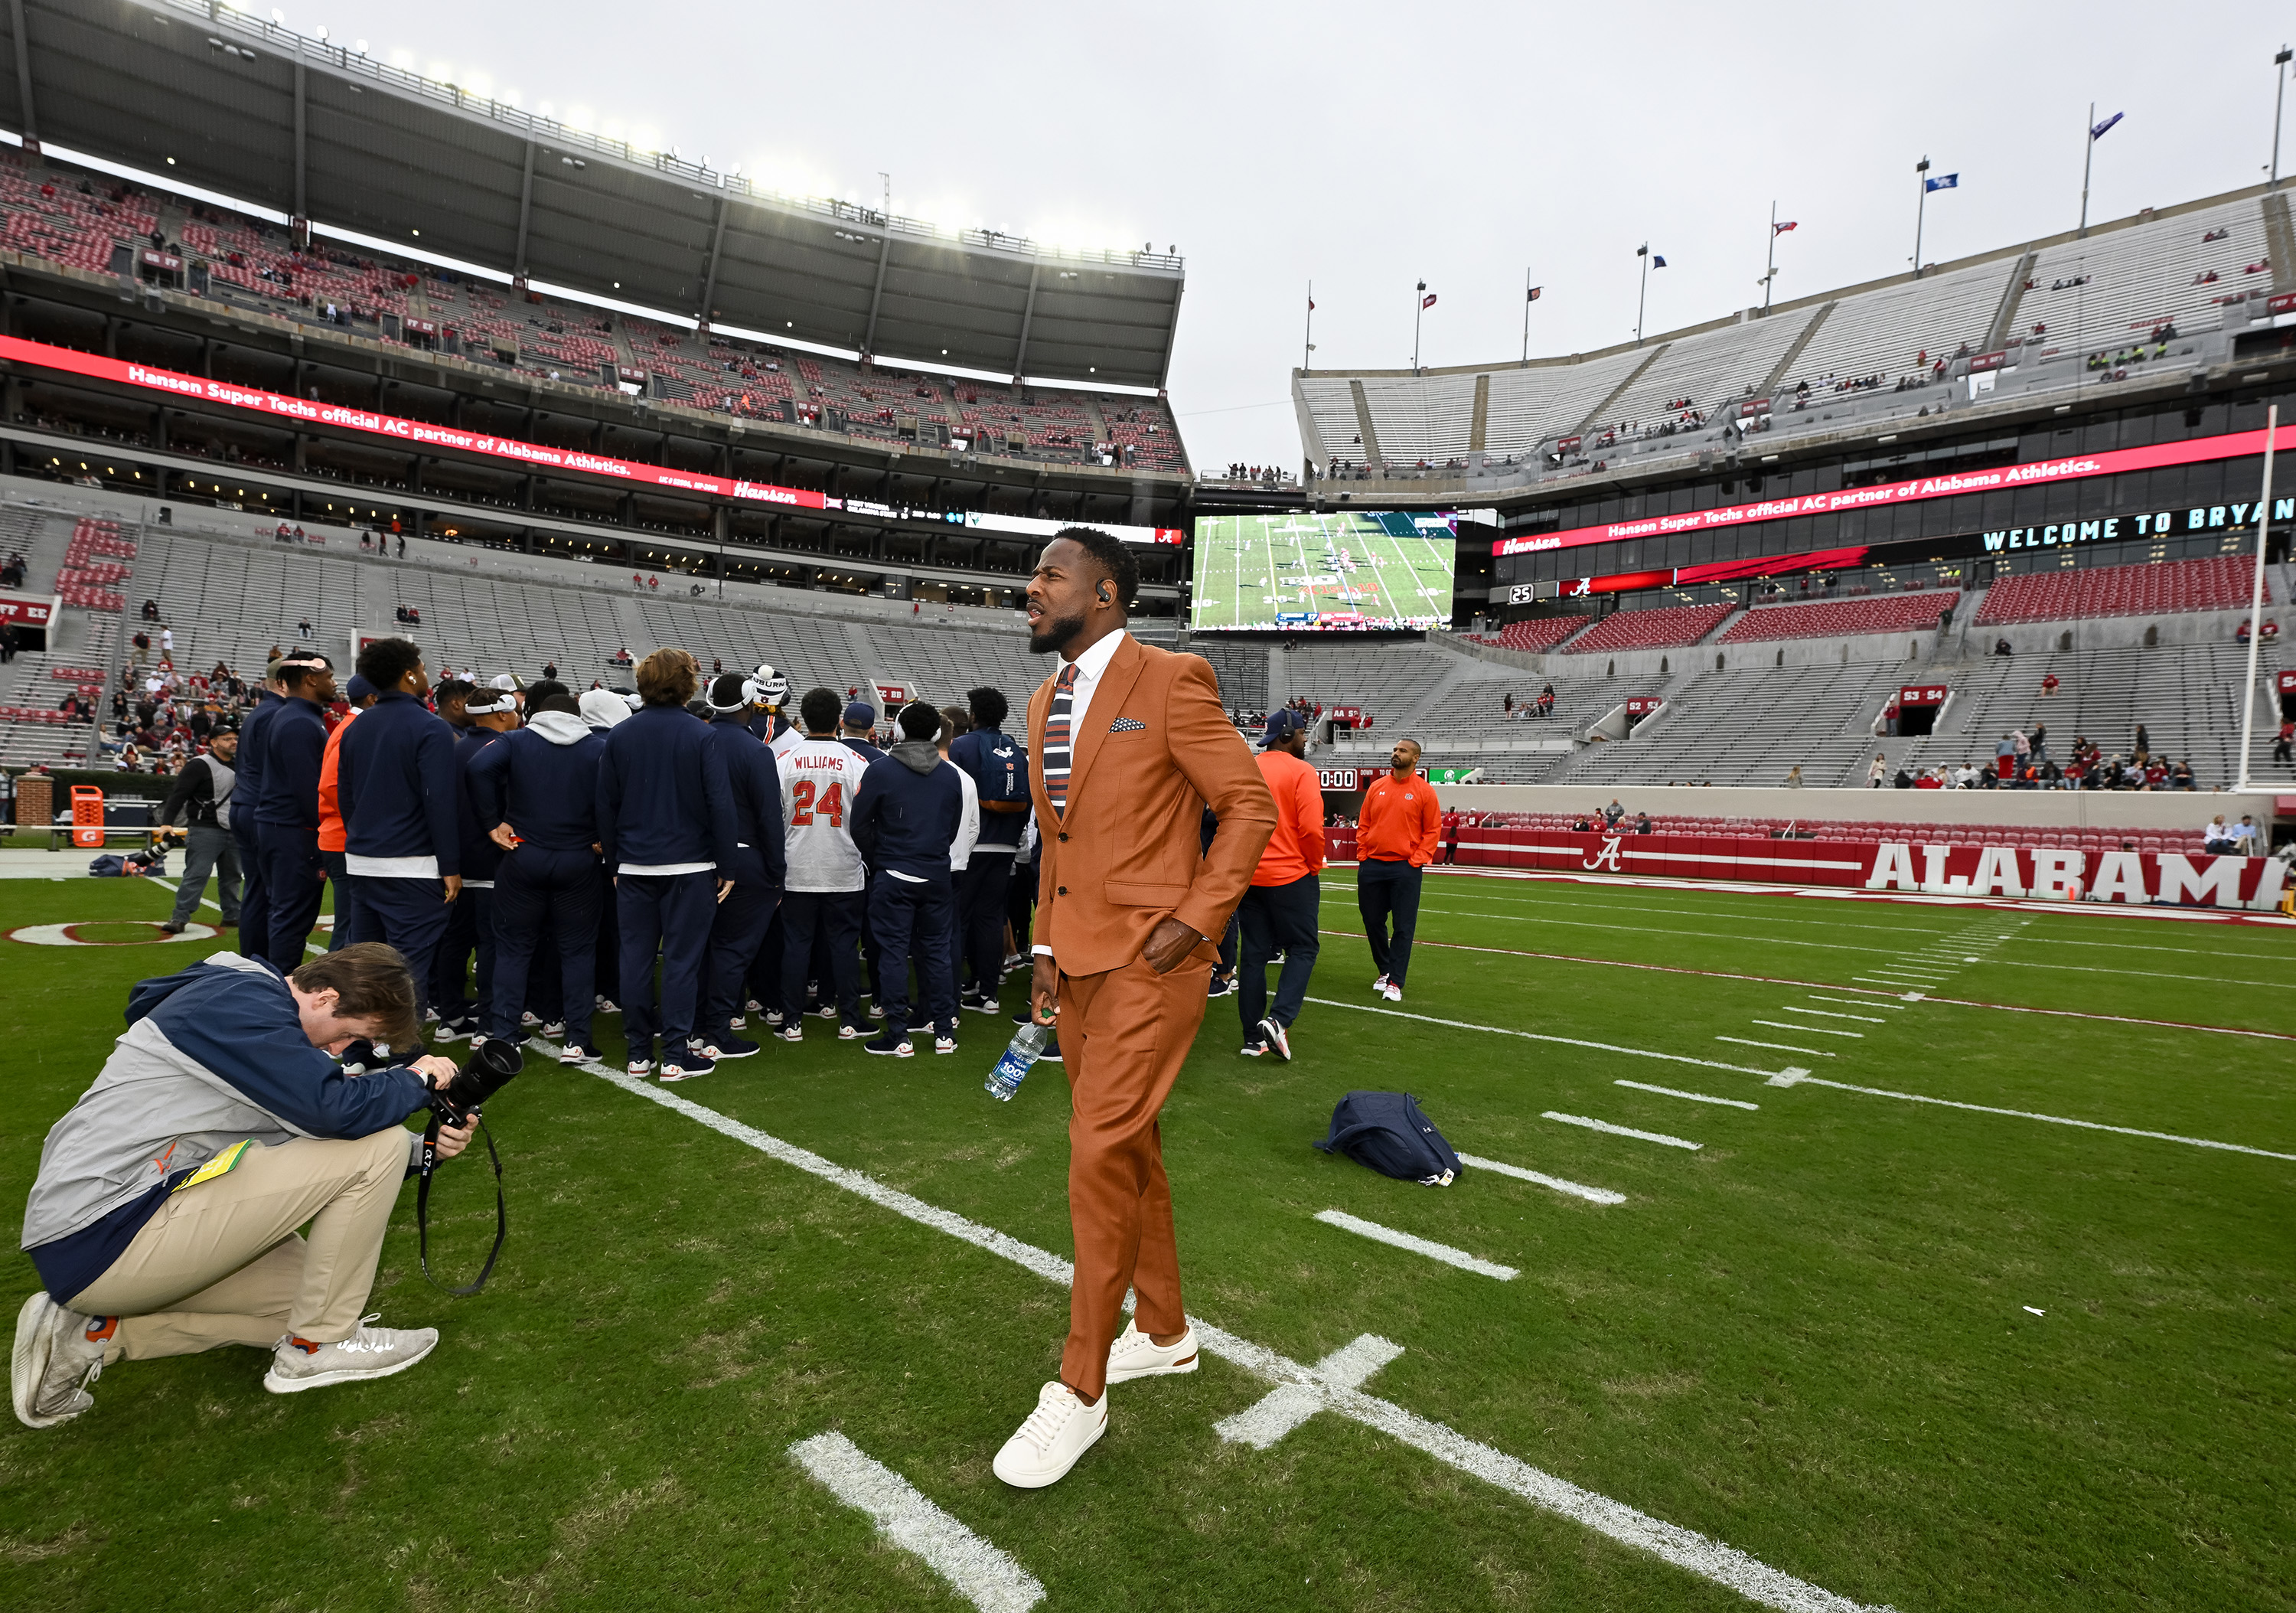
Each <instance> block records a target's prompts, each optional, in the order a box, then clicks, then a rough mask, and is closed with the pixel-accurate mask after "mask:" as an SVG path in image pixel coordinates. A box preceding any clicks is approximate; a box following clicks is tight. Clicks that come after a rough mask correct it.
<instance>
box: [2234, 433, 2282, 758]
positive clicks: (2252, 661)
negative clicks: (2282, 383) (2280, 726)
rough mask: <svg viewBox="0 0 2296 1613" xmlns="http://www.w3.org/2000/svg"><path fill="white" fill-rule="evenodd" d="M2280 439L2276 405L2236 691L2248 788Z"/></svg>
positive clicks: (2266, 447)
mask: <svg viewBox="0 0 2296 1613" xmlns="http://www.w3.org/2000/svg"><path fill="white" fill-rule="evenodd" d="M2279 436H2280V406H2279V405H2278V404H2274V405H2273V406H2272V407H2270V408H2268V409H2267V410H2266V411H2265V412H2264V502H2263V503H2262V504H2261V505H2259V506H2258V507H2257V514H2256V580H2255V582H2254V583H2253V584H2252V585H2251V588H2250V589H2249V599H2248V678H2247V680H2246V681H2245V682H2243V684H2242V685H2241V690H2240V786H2239V787H2240V788H2242V789H2243V790H2245V789H2246V788H2248V787H2249V778H2248V758H2249V752H2250V749H2251V746H2252V745H2254V743H2255V738H2256V655H2257V650H2258V647H2259V646H2260V645H2262V644H2263V642H2264V546H2265V540H2266V538H2267V535H2268V534H2269V533H2270V532H2271V531H2272V449H2273V447H2274V445H2275V444H2276V441H2277V440H2278V439H2279Z"/></svg>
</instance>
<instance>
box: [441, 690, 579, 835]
mask: <svg viewBox="0 0 2296 1613" xmlns="http://www.w3.org/2000/svg"><path fill="white" fill-rule="evenodd" d="M560 723H571V724H573V725H574V726H576V727H580V726H581V723H582V720H581V719H580V718H578V717H568V716H566V715H565V713H563V712H544V713H543V714H542V715H541V716H539V717H537V718H536V719H535V720H534V722H533V724H532V725H531V726H529V727H527V728H519V729H517V730H515V731H514V732H512V733H508V734H504V735H503V736H502V737H500V738H499V739H497V740H496V742H495V743H494V744H492V745H488V746H487V747H486V749H484V750H482V751H480V752H479V753H477V754H476V755H474V756H473V757H471V768H470V773H469V775H468V777H469V778H470V781H471V810H472V811H475V812H477V813H478V815H479V827H480V828H483V829H489V830H490V829H492V828H493V827H495V826H496V824H499V823H504V822H507V823H508V824H509V825H510V826H511V827H512V828H514V829H516V830H517V831H518V837H519V842H520V844H522V845H531V846H534V847H536V848H537V849H538V850H541V851H545V852H587V851H588V850H589V849H590V847H591V846H592V845H593V844H595V843H596V841H597V838H598V764H599V763H600V762H601V761H604V760H605V756H606V741H605V738H604V737H603V736H602V735H599V734H594V733H588V732H585V733H582V734H580V735H577V736H574V737H572V738H571V739H570V741H563V742H562V741H560V740H558V739H557V738H556V737H554V736H553V732H552V728H553V727H555V726H556V725H557V724H560Z"/></svg>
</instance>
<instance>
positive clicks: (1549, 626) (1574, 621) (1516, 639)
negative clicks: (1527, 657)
mask: <svg viewBox="0 0 2296 1613" xmlns="http://www.w3.org/2000/svg"><path fill="white" fill-rule="evenodd" d="M1590 620H1592V618H1589V617H1586V616H1532V617H1529V618H1528V619H1526V620H1524V621H1510V622H1508V623H1507V624H1506V626H1505V627H1504V628H1502V629H1500V630H1498V631H1497V633H1469V634H1468V635H1466V637H1468V638H1472V639H1473V640H1474V641H1475V642H1476V643H1477V644H1488V645H1493V646H1497V647H1498V648H1500V649H1503V650H1521V651H1523V652H1525V653H1526V654H1532V655H1544V654H1546V653H1547V652H1548V651H1549V650H1552V649H1554V648H1555V647H1556V646H1559V645H1561V644H1562V641H1563V640H1564V639H1566V638H1570V635H1571V634H1573V633H1575V632H1577V631H1578V630H1579V629H1580V628H1583V627H1585V626H1586V625H1587V622H1588V621H1590Z"/></svg>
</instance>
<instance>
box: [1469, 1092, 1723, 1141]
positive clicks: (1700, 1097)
mask: <svg viewBox="0 0 2296 1613" xmlns="http://www.w3.org/2000/svg"><path fill="white" fill-rule="evenodd" d="M1611 1085H1612V1086H1614V1087H1632V1088H1634V1090H1636V1091H1637V1092H1656V1093H1658V1094H1659V1095H1660V1096H1661V1097H1662V1098H1687V1099H1690V1101H1691V1102H1693V1103H1719V1104H1726V1105H1728V1106H1729V1107H1731V1108H1734V1109H1759V1108H1760V1107H1762V1106H1761V1105H1760V1104H1759V1103H1748V1102H1747V1101H1746V1100H1745V1099H1743V1098H1717V1097H1715V1096H1713V1095H1712V1094H1711V1093H1708V1092H1680V1091H1677V1090H1675V1089H1674V1088H1672V1087H1654V1086H1652V1085H1650V1084H1649V1083H1648V1082H1640V1081H1614V1082H1611ZM1460 1157H1461V1158H1462V1159H1464V1158H1465V1157H1466V1156H1465V1155H1464V1154H1463V1155H1461V1156H1460Z"/></svg>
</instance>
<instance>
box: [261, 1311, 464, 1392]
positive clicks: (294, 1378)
mask: <svg viewBox="0 0 2296 1613" xmlns="http://www.w3.org/2000/svg"><path fill="white" fill-rule="evenodd" d="M376 1314H378V1315H380V1314H381V1313H380V1312H378V1313H376ZM373 1320H374V1317H373V1316H364V1317H361V1318H360V1319H359V1325H358V1331H357V1332H356V1333H354V1334H352V1335H351V1336H350V1337H348V1338H346V1339H343V1340H342V1341H340V1343H337V1344H312V1343H310V1342H308V1341H307V1340H305V1339H300V1338H298V1337H295V1336H294V1335H293V1334H292V1333H290V1334H289V1335H287V1337H284V1338H282V1339H281V1340H280V1341H279V1342H278V1343H277V1344H276V1345H275V1346H272V1350H271V1370H269V1371H268V1372H266V1373H265V1374H264V1375H263V1387H265V1388H266V1389H268V1390H270V1391H271V1392H272V1393H273V1394H274V1395H299V1394H301V1393H302V1392H303V1391H304V1390H305V1389H318V1388H324V1387H326V1386H327V1385H329V1384H337V1383H356V1382H357V1381H358V1380H359V1379H361V1378H388V1377H389V1376H390V1375H391V1374H392V1373H394V1372H404V1371H405V1370H406V1369H407V1368H409V1367H411V1366H413V1365H414V1363H415V1362H418V1361H420V1360H422V1358H423V1357H424V1356H425V1355H428V1354H430V1352H431V1351H432V1350H434V1349H436V1348H437V1347H438V1345H439V1329H436V1328H371V1327H369V1326H367V1323H369V1322H371V1321H373Z"/></svg>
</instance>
